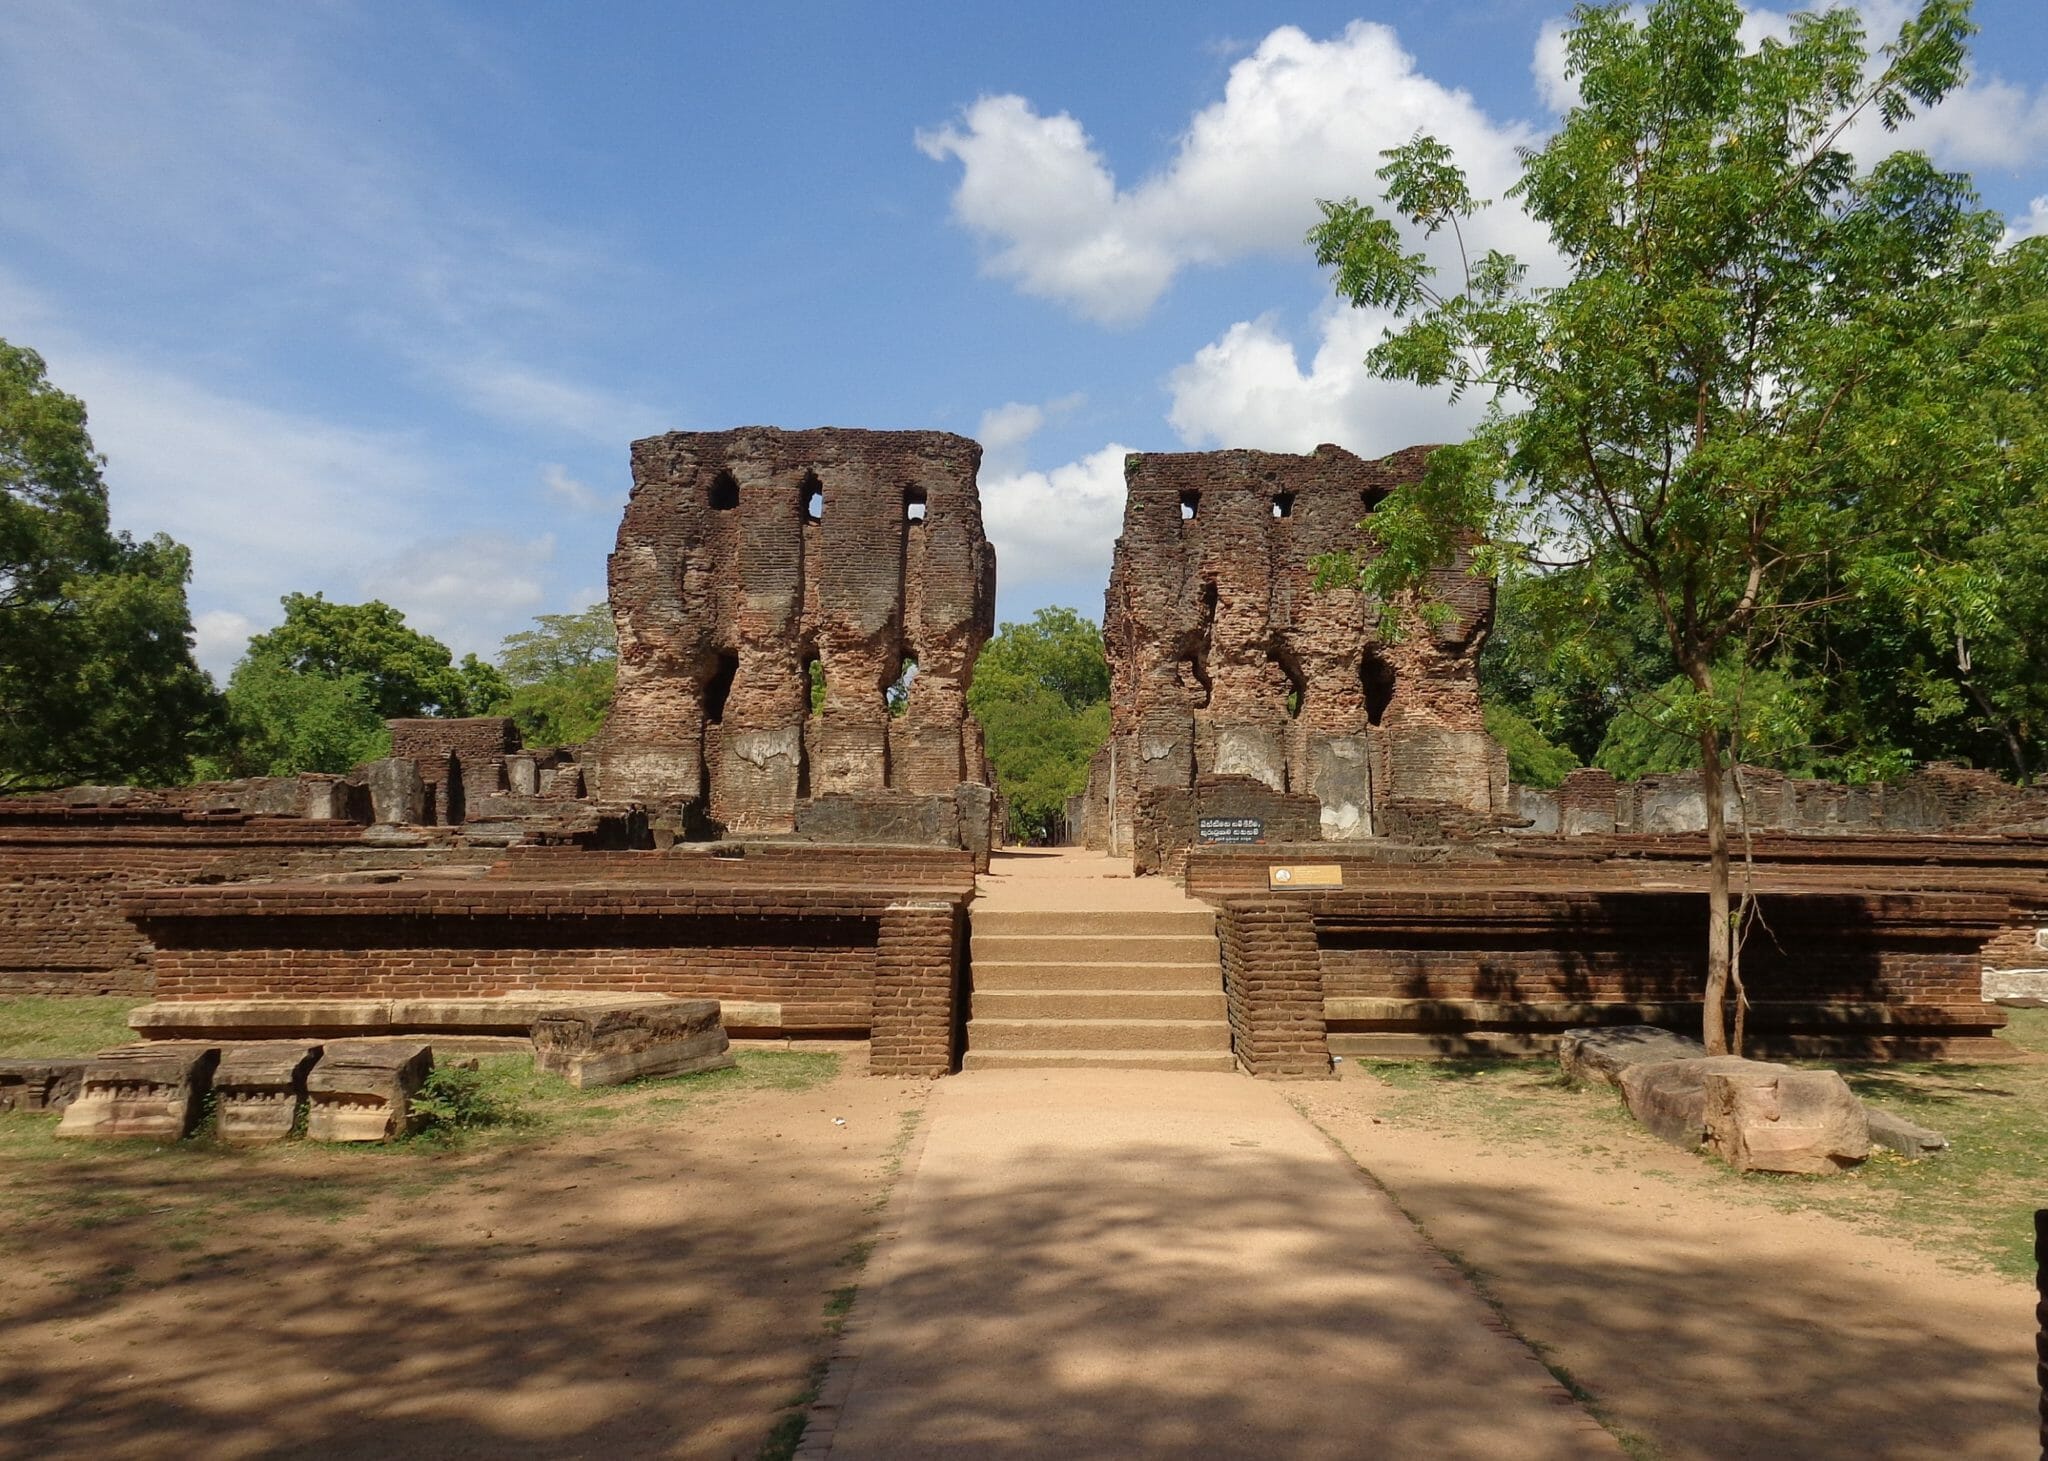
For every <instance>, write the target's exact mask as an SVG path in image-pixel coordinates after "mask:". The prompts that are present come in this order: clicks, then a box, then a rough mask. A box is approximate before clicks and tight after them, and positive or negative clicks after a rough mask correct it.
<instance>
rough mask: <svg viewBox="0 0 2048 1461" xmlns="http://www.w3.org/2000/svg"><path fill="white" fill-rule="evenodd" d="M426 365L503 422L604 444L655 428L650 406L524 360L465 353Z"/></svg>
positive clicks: (656, 423)
mask: <svg viewBox="0 0 2048 1461" xmlns="http://www.w3.org/2000/svg"><path fill="white" fill-rule="evenodd" d="M429 369H430V370H431V371H432V372H433V374H435V375H436V376H437V377H439V379H440V380H441V381H442V382H443V383H444V384H445V385H447V386H448V387H449V389H450V390H452V391H453V392H454V394H455V395H456V397H457V398H458V399H459V400H461V401H462V403H463V404H464V405H466V406H468V407H469V408H470V409H471V410H473V411H476V412H478V413H479V414H481V415H484V416H488V417H490V418H491V419H493V420H496V421H501V422H504V423H505V424H506V425H509V426H518V427H524V428H529V429H530V428H532V427H534V426H541V427H544V428H546V429H547V430H548V431H550V432H553V433H557V434H562V435H568V436H577V437H581V438H583V439H584V440H586V441H592V442H596V443H597V444H599V445H601V446H610V447H616V446H619V445H621V444H622V443H624V442H628V441H631V440H633V439H634V438H635V437H639V436H647V435H650V434H652V433H653V432H654V431H656V430H658V429H659V422H660V420H661V413H660V412H659V411H656V410H655V409H653V408H652V407H649V406H645V405H641V404H639V403H637V402H634V401H629V400H627V399H625V398H624V397H622V396H617V395H614V394H612V393H611V392H609V391H604V390H599V389H596V388H593V387H590V386H585V385H579V384H577V383H575V382H572V381H568V380H564V379H562V378H561V377H559V376H555V375H551V374H549V373H547V372H544V371H537V370H532V369H529V368H528V367H526V366H522V365H516V364H512V363H509V362H506V361H503V360H496V359H488V358H484V357H482V356H469V357H459V358H454V359H447V360H442V361H439V362H436V363H434V364H433V365H431V366H429Z"/></svg>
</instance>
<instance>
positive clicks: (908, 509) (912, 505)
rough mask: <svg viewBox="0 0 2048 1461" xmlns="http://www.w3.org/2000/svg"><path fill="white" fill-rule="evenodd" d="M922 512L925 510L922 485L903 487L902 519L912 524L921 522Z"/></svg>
mask: <svg viewBox="0 0 2048 1461" xmlns="http://www.w3.org/2000/svg"><path fill="white" fill-rule="evenodd" d="M924 512H925V501H924V488H922V487H906V488H904V489H903V520H904V521H905V522H907V523H913V524H922V523H923V522H924Z"/></svg>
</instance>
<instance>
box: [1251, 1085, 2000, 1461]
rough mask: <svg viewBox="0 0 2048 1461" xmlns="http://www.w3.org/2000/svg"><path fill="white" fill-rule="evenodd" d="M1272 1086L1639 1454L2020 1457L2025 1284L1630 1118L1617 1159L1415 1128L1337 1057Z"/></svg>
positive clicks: (1827, 1460) (1811, 1458)
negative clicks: (1828, 1207)
mask: <svg viewBox="0 0 2048 1461" xmlns="http://www.w3.org/2000/svg"><path fill="white" fill-rule="evenodd" d="M1288 1094H1289V1096H1290V1097H1291V1098H1292V1099H1293V1100H1294V1101H1296V1102H1297V1103H1298V1105H1299V1106H1300V1107H1301V1108H1302V1109H1303V1110H1304V1112H1305V1113H1306V1114H1307V1115H1309V1116H1310V1117H1311V1119H1313V1120H1315V1121H1316V1122H1317V1123H1318V1124H1319V1125H1321V1126H1322V1127H1323V1128H1324V1129H1325V1130H1326V1131H1328V1132H1329V1133H1330V1134H1331V1135H1332V1136H1333V1137H1334V1138H1335V1139H1336V1140H1337V1141H1338V1142H1340V1143H1341V1144H1342V1145H1343V1146H1344V1147H1345V1149H1346V1150H1348V1151H1349V1152H1350V1153H1351V1154H1352V1155H1353V1156H1354V1157H1355V1158H1356V1159H1357V1160H1358V1162H1359V1163H1360V1164H1361V1165H1362V1166H1364V1167H1365V1168H1367V1169H1368V1170H1369V1171H1371V1172H1372V1173H1373V1174H1374V1176H1375V1177H1377V1178H1378V1179H1379V1180H1380V1181H1381V1182H1383V1183H1385V1185H1386V1186H1387V1188H1388V1189H1389V1190H1390V1191H1391V1192H1392V1193H1393V1194H1394V1196H1395V1198H1396V1199H1397V1200H1398V1201H1399V1202H1400V1203H1401V1205H1402V1206H1403V1208H1405V1209H1406V1210H1407V1211H1408V1212H1410V1213H1411V1214H1413V1215H1414V1216H1415V1218H1417V1219H1418V1220H1419V1221H1420V1222H1421V1223H1422V1225H1423V1226H1424V1228H1425V1229H1426V1230H1427V1231H1428V1233H1429V1235H1430V1236H1431V1238H1432V1239H1433V1240H1435V1241H1436V1242H1437V1243H1439V1244H1441V1245H1442V1246H1443V1247H1444V1248H1445V1249H1447V1250H1448V1251H1450V1252H1453V1253H1456V1254H1457V1255H1459V1257H1460V1258H1461V1259H1462V1260H1464V1261H1465V1262H1468V1263H1470V1264H1471V1265H1472V1266H1473V1267H1475V1268H1476V1269H1478V1270H1479V1271H1480V1273H1481V1274H1482V1278H1483V1282H1484V1283H1485V1284H1486V1286H1487V1288H1488V1289H1489V1290H1490V1291H1491V1292H1492V1293H1493V1294H1494V1295H1495V1296H1496V1297H1497V1299H1498V1300H1499V1302H1500V1304H1501V1306H1502V1307H1503V1309H1504V1310H1505V1311H1506V1313H1507V1315H1508V1317H1509V1319H1510V1320H1511V1321H1512V1322H1513V1323H1514V1325H1515V1326H1516V1328H1517V1329H1518V1330H1520V1332H1522V1333H1523V1334H1525V1335H1526V1336H1528V1337H1529V1338H1530V1339H1531V1340H1533V1341H1535V1342H1537V1343H1538V1344H1540V1345H1542V1346H1544V1348H1545V1350H1546V1352H1547V1355H1548V1357H1549V1358H1550V1359H1551V1360H1552V1361H1553V1362H1555V1363H1558V1364H1561V1365H1563V1366H1564V1367H1565V1369H1566V1370H1568V1371H1569V1372H1570V1373H1571V1375H1572V1376H1573V1377H1574V1378H1575V1379H1576V1380H1577V1381H1578V1382H1579V1383H1580V1384H1582V1385H1584V1386H1585V1387H1586V1388H1587V1389H1588V1390H1590V1391H1591V1392H1592V1394H1593V1396H1594V1397H1595V1400H1596V1402H1597V1403H1598V1404H1599V1405H1600V1407H1601V1408H1602V1409H1603V1411H1604V1412H1605V1413H1606V1414H1607V1415H1609V1416H1610V1417H1611V1418H1612V1419H1613V1420H1614V1421H1615V1422H1616V1423H1618V1424H1619V1425H1620V1426H1621V1427H1622V1428H1624V1429H1625V1430H1627V1431H1631V1432H1634V1433H1636V1434H1638V1435H1640V1436H1643V1437H1645V1438H1647V1439H1648V1440H1650V1441H1651V1442H1652V1443H1653V1444H1654V1446H1655V1448H1656V1453H1657V1454H1658V1455H1661V1456H1664V1457H1667V1458H1671V1461H1681V1458H1688V1461H1689V1458H1700V1461H1733V1458H1746V1457H1756V1458H1769V1461H1781V1458H1800V1461H1835V1458H1840V1461H1871V1458H1880V1457H1882V1458H1898V1461H1907V1458H1950V1461H1961V1458H1975V1457H1987V1458H1988V1457H2011V1458H2015V1461H2017V1458H2020V1457H2036V1456H2038V1455H2039V1454H2040V1449H2039V1445H2038V1442H2037V1440H2036V1426H2037V1419H2036V1413H2035V1404H2036V1390H2035V1381H2034V1358H2033V1356H2034V1317H2033V1302H2034V1300H2033V1291H2032V1289H2031V1288H2030V1287H2028V1286H2026V1285H2024V1284H2019V1283H2014V1282H2012V1281H2010V1280H2006V1279H2001V1278H1998V1277H1995V1276H1991V1275H1985V1274H1974V1273H1966V1272H1959V1271H1956V1270H1953V1269H1950V1268H1946V1267H1944V1266H1942V1264H1941V1263H1940V1262H1939V1261H1938V1260H1937V1259H1936V1258H1935V1257H1933V1256H1932V1255H1930V1254H1928V1253H1926V1252H1925V1251H1922V1250H1919V1249H1915V1248H1913V1247H1910V1246H1909V1245H1907V1244H1906V1243H1905V1242H1903V1241H1901V1240H1898V1239H1893V1238H1885V1237H1880V1236H1877V1235H1875V1234H1872V1233H1870V1232H1867V1231H1863V1230H1860V1229H1858V1228H1855V1227H1852V1226H1850V1225H1849V1224H1847V1223H1844V1222H1842V1221H1839V1220H1838V1219H1835V1218H1831V1217H1829V1216H1827V1215H1826V1214H1823V1213H1814V1212H1786V1211H1783V1210H1781V1209H1779V1208H1776V1207H1771V1206H1766V1205H1763V1204H1761V1203H1747V1202H1741V1201H1735V1200H1731V1199H1729V1198H1728V1197H1726V1196H1723V1195H1721V1194H1720V1193H1717V1192H1715V1191H1713V1190H1711V1188H1710V1187H1709V1185H1708V1182H1707V1181H1706V1178H1705V1174H1704V1173H1703V1172H1702V1170H1701V1166H1700V1163H1701V1161H1702V1160H1703V1159H1701V1158H1698V1157H1694V1156H1691V1155H1688V1154H1686V1153H1684V1152H1680V1151H1677V1150H1675V1149H1674V1148H1671V1147H1667V1146H1665V1145H1664V1144H1662V1143H1661V1142H1659V1141H1657V1140H1656V1139H1655V1138H1653V1137H1650V1136H1648V1135H1647V1134H1645V1133H1642V1132H1638V1131H1630V1132H1626V1133H1623V1134H1621V1135H1620V1136H1618V1137H1611V1140H1612V1141H1615V1142H1619V1143H1620V1150H1619V1156H1618V1157H1616V1156H1609V1155H1601V1154H1592V1153H1588V1152H1583V1151H1575V1150H1572V1149H1570V1148H1569V1147H1568V1146H1567V1147H1559V1148H1553V1149H1550V1150H1543V1149H1541V1148H1535V1149H1532V1148H1530V1147H1529V1146H1528V1145H1526V1144H1523V1143H1517V1144H1515V1145H1510V1144H1508V1143H1506V1142H1488V1141H1486V1140H1483V1139H1479V1138H1475V1137H1473V1136H1471V1135H1463V1134H1456V1133H1448V1132H1442V1131H1427V1130H1417V1129H1414V1128H1413V1127H1412V1126H1408V1125H1403V1124H1399V1123H1396V1122H1392V1121H1386V1120H1376V1119H1375V1114H1376V1111H1377V1110H1378V1108H1379V1107H1380V1106H1381V1104H1382V1103H1383V1102H1384V1099H1385V1090H1384V1088H1383V1087H1380V1086H1379V1085H1378V1084H1377V1083H1376V1082H1375V1081H1374V1080H1372V1079H1371V1078H1370V1077H1369V1076H1366V1075H1364V1074H1362V1073H1360V1072H1358V1071H1357V1070H1356V1069H1355V1068H1353V1069H1352V1070H1351V1071H1350V1073H1348V1074H1347V1075H1346V1077H1345V1078H1344V1079H1343V1080H1340V1081H1337V1082H1313V1083H1302V1084H1299V1085H1293V1086H1290V1087H1289V1088H1288ZM1609 1139H1610V1138H1608V1137H1603V1142H1606V1141H1608V1140H1609Z"/></svg>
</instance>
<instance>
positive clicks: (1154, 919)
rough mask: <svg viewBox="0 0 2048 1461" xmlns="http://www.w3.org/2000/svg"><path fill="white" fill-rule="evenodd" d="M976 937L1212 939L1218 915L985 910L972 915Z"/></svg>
mask: <svg viewBox="0 0 2048 1461" xmlns="http://www.w3.org/2000/svg"><path fill="white" fill-rule="evenodd" d="M969 921H970V923H971V925H972V927H973V930H974V932H975V934H976V936H977V937H978V936H981V935H984V934H1006V935H1013V934H1031V935H1035V936H1038V937H1045V936H1047V935H1051V936H1053V937H1061V936H1074V935H1080V934H1089V935H1100V934H1125V935H1129V934H1181V935H1184V936H1192V937H1197V938H1204V939H1211V938H1214V937H1215V934H1216V914H1215V911H1214V910H1213V909H1209V908H1204V907H1201V906H1200V905H1196V906H1192V907H1189V908H1184V909H1159V910H1140V909H1126V908H1110V909H1090V908H982V907H980V906H976V907H975V908H974V909H973V910H972V911H971V913H970V915H969Z"/></svg>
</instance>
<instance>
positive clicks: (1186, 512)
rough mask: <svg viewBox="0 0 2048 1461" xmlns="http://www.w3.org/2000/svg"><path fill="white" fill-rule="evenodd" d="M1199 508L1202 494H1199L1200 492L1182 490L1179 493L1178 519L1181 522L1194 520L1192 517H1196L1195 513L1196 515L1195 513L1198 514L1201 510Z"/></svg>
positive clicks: (1200, 507)
mask: <svg viewBox="0 0 2048 1461" xmlns="http://www.w3.org/2000/svg"><path fill="white" fill-rule="evenodd" d="M1201 510H1202V494H1201V493H1199V492H1183V493H1181V495H1180V520H1181V521H1182V522H1193V521H1194V519H1195V517H1196V515H1197V514H1199V513H1200V512H1201Z"/></svg>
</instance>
